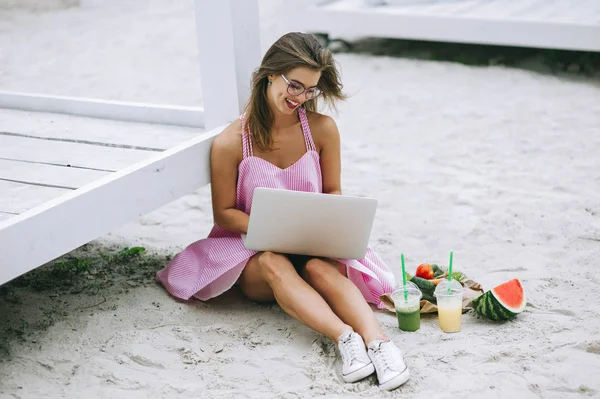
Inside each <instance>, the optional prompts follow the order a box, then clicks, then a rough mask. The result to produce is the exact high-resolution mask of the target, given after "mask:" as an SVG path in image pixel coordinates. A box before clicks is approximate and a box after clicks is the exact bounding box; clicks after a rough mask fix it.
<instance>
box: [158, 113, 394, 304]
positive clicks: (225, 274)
mask: <svg viewBox="0 0 600 399" xmlns="http://www.w3.org/2000/svg"><path fill="white" fill-rule="evenodd" d="M298 115H299V117H300V121H301V125H302V132H303V134H304V140H305V143H306V153H305V154H304V155H303V156H302V157H301V158H300V159H299V160H298V161H296V162H295V163H294V164H293V165H291V166H289V167H287V168H285V169H281V168H279V167H277V166H275V165H274V164H272V163H270V162H268V161H266V160H264V159H262V158H259V157H255V156H254V155H253V151H252V141H251V140H250V139H249V137H248V132H247V131H246V130H243V131H242V143H243V159H242V161H241V162H240V164H239V166H238V182H237V192H236V208H237V209H239V210H242V211H244V212H246V213H247V214H250V209H251V208H252V195H253V193H254V189H255V188H256V187H270V188H279V189H287V190H297V191H308V192H318V193H320V192H322V190H323V188H322V186H323V182H322V177H321V164H320V162H319V153H318V152H317V151H316V148H315V144H314V142H313V139H312V135H311V133H310V127H309V125H308V119H307V117H306V111H305V110H304V109H303V108H299V109H298ZM256 252H257V251H251V250H248V249H246V248H245V247H244V244H243V242H242V238H241V236H240V234H239V233H233V232H231V231H228V230H225V229H222V228H220V227H219V226H217V225H215V226H214V227H213V228H212V230H211V232H210V233H209V235H208V237H207V238H205V239H201V240H199V241H196V242H193V243H192V244H190V245H189V246H188V247H186V248H185V249H184V250H183V251H181V252H180V253H178V254H177V255H176V256H175V257H174V258H173V259H172V260H171V262H170V263H169V264H168V265H167V266H166V267H165V268H164V269H162V270H160V271H159V272H158V273H157V280H158V281H159V282H160V283H161V284H163V285H164V287H165V288H166V289H167V291H168V292H169V293H170V294H171V295H173V296H175V297H177V298H181V299H185V300H188V299H190V298H191V297H195V298H197V299H200V300H208V299H210V298H213V297H216V296H218V295H220V294H222V293H224V292H225V291H227V290H228V289H230V288H231V287H232V286H233V285H234V284H235V283H236V282H237V280H238V278H239V277H240V275H241V273H242V270H243V269H244V266H245V265H246V262H247V261H248V259H250V258H251V257H252V256H253V255H254V254H256ZM335 260H337V261H338V262H341V263H343V264H345V265H346V273H347V276H348V278H349V279H350V280H351V281H352V282H353V283H354V284H355V285H356V286H357V287H358V288H359V289H360V291H361V293H362V294H363V296H364V297H365V299H366V300H367V301H368V302H370V303H373V304H375V305H377V307H378V308H383V305H382V303H381V301H380V300H379V297H380V295H381V294H383V293H386V292H390V291H391V290H392V287H393V286H394V285H395V279H394V275H393V274H392V272H391V271H390V269H389V268H388V267H387V266H386V265H385V263H384V262H383V261H382V260H381V259H380V258H379V256H378V255H377V254H376V253H375V252H374V251H373V250H371V248H368V249H367V253H366V256H365V258H364V259H362V260H360V261H357V260H352V259H335Z"/></svg>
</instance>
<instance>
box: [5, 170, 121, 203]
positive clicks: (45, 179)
mask: <svg viewBox="0 0 600 399" xmlns="http://www.w3.org/2000/svg"><path fill="white" fill-rule="evenodd" d="M108 173H110V172H104V171H98V170H89V169H80V168H72V167H66V166H57V165H45V164H35V163H29V162H19V161H12V160H5V159H0V179H10V180H17V181H23V182H29V183H33V184H39V185H43V184H46V185H52V186H66V187H75V188H78V187H80V186H82V185H84V184H87V183H90V182H92V181H94V180H97V179H99V178H101V177H103V176H106V175H107V174H108ZM0 192H1V193H2V194H0V197H3V196H5V194H4V192H2V191H0ZM0 209H2V208H0Z"/></svg>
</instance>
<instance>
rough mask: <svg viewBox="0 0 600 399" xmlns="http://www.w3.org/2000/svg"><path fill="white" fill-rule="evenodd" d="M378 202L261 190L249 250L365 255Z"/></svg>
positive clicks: (254, 207) (245, 237)
mask: <svg viewBox="0 0 600 399" xmlns="http://www.w3.org/2000/svg"><path fill="white" fill-rule="evenodd" d="M376 208H377V200H376V199H374V198H360V197H351V196H345V195H333V194H319V193H307V192H303V191H290V190H281V189H271V188H262V187H261V188H256V189H255V190H254V197H253V200H252V210H251V213H250V222H249V225H248V234H247V235H244V234H243V235H242V238H243V241H244V245H245V246H246V248H247V249H252V250H256V251H271V252H278V253H285V254H296V255H310V256H322V257H328V258H343V259H363V258H364V257H365V252H366V250H367V246H368V243H369V237H370V235H371V229H372V227H373V220H374V218H375V210H376Z"/></svg>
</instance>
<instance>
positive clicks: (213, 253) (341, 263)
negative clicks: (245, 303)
mask: <svg viewBox="0 0 600 399" xmlns="http://www.w3.org/2000/svg"><path fill="white" fill-rule="evenodd" d="M341 89H342V84H341V82H340V80H339V75H338V71H337V69H336V66H335V63H334V60H333V57H332V55H331V52H330V51H329V50H328V49H325V48H323V47H321V45H320V44H319V43H318V41H317V40H315V38H314V37H313V36H311V35H307V34H302V33H289V34H286V35H284V36H283V37H281V38H280V39H279V40H277V41H276V42H275V43H274V44H273V45H272V46H271V48H270V49H269V50H268V51H267V53H266V54H265V56H264V58H263V60H262V63H261V65H260V67H259V68H258V70H257V71H256V72H255V73H254V75H253V79H252V93H251V96H250V99H249V102H248V105H247V107H246V110H245V113H244V115H242V116H241V117H240V119H239V120H236V121H235V122H233V123H232V124H231V125H229V126H228V127H227V128H226V129H225V130H224V131H223V132H221V133H220V134H219V135H218V136H217V137H216V138H215V140H214V142H213V145H212V150H211V170H212V176H211V190H212V203H213V216H214V220H215V226H214V227H213V229H212V231H211V232H210V234H209V236H208V238H206V239H203V240H199V241H196V242H194V243H192V244H190V245H189V246H188V247H187V248H186V249H185V250H184V251H182V252H181V253H179V254H177V256H175V258H174V259H173V260H172V261H171V262H170V264H169V265H168V266H167V267H166V268H165V269H163V270H161V271H159V272H158V274H157V278H158V280H159V281H160V282H161V283H162V284H163V285H164V286H165V288H166V289H167V290H168V291H169V293H171V294H172V295H173V296H176V297H178V298H182V299H186V300H187V299H189V298H191V297H195V298H197V299H200V300H208V299H209V298H213V297H215V296H217V295H220V294H222V293H223V292H225V291H227V290H228V289H230V288H231V287H232V286H233V285H235V284H237V285H239V288H240V289H241V292H242V293H243V294H244V295H245V296H246V297H247V298H249V299H250V300H253V301H273V300H275V301H277V303H278V304H279V305H280V306H281V308H282V309H283V310H284V311H285V312H286V313H288V314H289V315H290V316H292V317H294V318H296V319H297V320H299V321H300V322H302V323H304V324H305V325H306V326H308V327H310V328H312V329H314V330H316V331H318V332H320V333H321V334H324V335H326V336H327V337H329V338H331V339H332V340H333V341H334V342H336V343H337V345H338V348H339V351H340V354H341V357H342V377H343V379H344V381H346V382H355V381H358V380H360V379H362V378H365V377H367V376H369V375H371V374H372V373H373V372H375V371H376V372H377V378H378V380H379V383H380V386H381V387H382V388H384V389H389V390H391V389H395V388H397V387H398V386H400V385H402V384H403V383H404V382H406V381H407V380H408V378H409V372H408V369H407V368H406V365H405V364H404V361H403V358H402V353H401V351H400V350H399V349H398V348H397V347H396V346H395V344H394V343H393V342H392V341H390V339H389V338H388V337H387V336H386V334H385V333H384V332H383V330H382V328H381V326H380V325H379V322H378V321H377V319H376V317H375V315H374V313H373V311H372V310H371V308H370V307H369V305H368V303H367V302H371V303H374V304H376V305H377V306H378V307H379V308H381V307H382V304H381V302H380V300H379V296H380V295H381V294H382V293H384V292H389V291H391V289H392V286H393V285H394V276H393V274H392V273H391V271H390V270H389V268H388V267H387V266H386V265H385V264H384V263H383V262H382V260H381V259H380V258H379V257H378V256H377V255H376V254H375V253H374V252H373V251H372V250H371V249H370V248H369V249H367V255H366V257H365V259H364V260H361V261H356V260H349V259H338V260H335V261H334V260H332V259H321V258H309V257H306V256H290V255H283V254H276V253H270V252H260V253H258V252H257V251H251V250H247V249H246V248H245V247H244V244H243V243H242V239H241V236H240V235H241V234H242V233H246V231H247V228H248V221H249V213H250V209H251V205H252V194H253V191H254V188H256V187H271V188H280V189H288V190H301V191H310V192H322V193H327V194H341V193H342V189H341V184H340V179H341V177H340V173H341V162H340V137H339V132H338V129H337V127H336V124H335V122H334V121H333V119H332V118H330V117H328V116H325V115H321V114H319V113H317V112H316V109H317V101H318V99H320V98H323V99H324V100H325V101H328V102H329V103H330V104H332V105H333V103H334V101H335V100H340V99H343V98H344V95H343V94H342V90H341ZM365 343H366V345H365Z"/></svg>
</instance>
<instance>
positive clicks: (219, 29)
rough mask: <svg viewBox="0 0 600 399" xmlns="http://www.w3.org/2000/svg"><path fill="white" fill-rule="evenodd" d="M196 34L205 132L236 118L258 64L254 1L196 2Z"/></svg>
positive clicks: (207, 0) (213, 0) (259, 52)
mask: <svg viewBox="0 0 600 399" xmlns="http://www.w3.org/2000/svg"><path fill="white" fill-rule="evenodd" d="M195 6H196V32H197V41H198V51H199V57H200V74H201V80H202V93H203V98H204V118H205V119H204V120H205V127H206V128H207V129H211V128H214V127H215V126H219V125H223V124H225V123H229V122H231V121H232V120H234V119H235V118H237V117H238V116H239V115H240V113H241V111H242V109H243V107H244V105H245V103H246V101H247V99H248V96H249V93H250V79H251V75H252V71H253V70H254V69H255V68H256V67H258V65H259V63H260V56H261V48H260V31H259V21H258V1H257V0H218V1H215V0H196V1H195Z"/></svg>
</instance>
